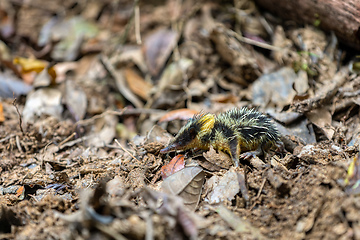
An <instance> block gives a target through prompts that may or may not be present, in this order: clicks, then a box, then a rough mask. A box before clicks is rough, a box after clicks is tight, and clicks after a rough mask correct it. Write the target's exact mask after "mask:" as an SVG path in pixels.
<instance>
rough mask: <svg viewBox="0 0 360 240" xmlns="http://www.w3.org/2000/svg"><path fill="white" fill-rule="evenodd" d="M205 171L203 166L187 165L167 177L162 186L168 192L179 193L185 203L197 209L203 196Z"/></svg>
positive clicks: (190, 207) (192, 208)
mask: <svg viewBox="0 0 360 240" xmlns="http://www.w3.org/2000/svg"><path fill="white" fill-rule="evenodd" d="M204 180H205V173H204V171H203V169H202V168H201V167H186V168H184V169H182V170H180V171H179V172H176V173H174V174H173V175H171V176H170V177H168V178H166V179H165V180H164V181H163V183H162V184H161V188H162V190H163V191H164V192H166V193H171V194H174V195H179V196H180V197H181V198H182V199H183V200H184V204H185V205H186V206H187V207H188V208H189V209H191V210H193V211H195V209H196V207H197V205H198V203H199V200H200V196H201V190H202V186H203V184H204Z"/></svg>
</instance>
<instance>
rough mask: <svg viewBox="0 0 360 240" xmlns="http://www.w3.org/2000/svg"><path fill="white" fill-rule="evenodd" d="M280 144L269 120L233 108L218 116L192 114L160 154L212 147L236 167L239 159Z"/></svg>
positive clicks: (254, 112)
mask: <svg viewBox="0 0 360 240" xmlns="http://www.w3.org/2000/svg"><path fill="white" fill-rule="evenodd" d="M280 143H281V141H280V134H279V132H278V130H277V129H276V127H275V126H274V124H273V123H272V122H271V120H270V119H269V118H268V117H266V116H265V115H263V114H262V113H260V112H258V111H255V110H252V109H248V108H241V109H239V108H235V109H232V110H229V111H227V112H224V113H221V114H219V115H218V116H215V115H213V114H210V113H206V114H204V113H199V114H196V115H194V117H193V118H192V119H190V120H189V121H188V122H187V123H186V125H185V126H183V127H182V128H181V129H180V131H179V133H178V134H177V135H176V136H175V138H174V140H173V141H172V142H170V144H169V145H168V146H167V147H166V148H164V149H162V150H161V151H160V152H161V153H167V152H171V151H175V150H189V149H194V150H200V149H203V150H208V149H210V146H212V147H213V148H214V149H216V150H219V151H223V152H226V153H228V154H229V155H230V157H231V158H232V160H233V162H234V165H235V166H236V167H238V166H239V159H240V158H243V159H249V158H251V157H252V156H255V155H262V154H264V153H265V152H266V151H268V150H270V149H271V148H273V147H275V146H277V145H278V144H280Z"/></svg>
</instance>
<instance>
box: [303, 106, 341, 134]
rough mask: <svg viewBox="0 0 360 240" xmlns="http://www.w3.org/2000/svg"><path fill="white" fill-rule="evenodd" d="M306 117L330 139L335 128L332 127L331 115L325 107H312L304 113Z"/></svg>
mask: <svg viewBox="0 0 360 240" xmlns="http://www.w3.org/2000/svg"><path fill="white" fill-rule="evenodd" d="M306 117H307V118H308V119H309V120H310V121H311V122H312V123H313V124H314V125H315V126H317V127H318V128H320V129H321V131H322V132H323V133H324V135H325V136H326V137H327V139H329V140H331V139H332V137H333V135H334V133H335V128H334V127H332V125H331V123H332V116H331V113H330V111H329V110H327V109H325V108H318V109H313V110H311V111H310V112H308V113H306Z"/></svg>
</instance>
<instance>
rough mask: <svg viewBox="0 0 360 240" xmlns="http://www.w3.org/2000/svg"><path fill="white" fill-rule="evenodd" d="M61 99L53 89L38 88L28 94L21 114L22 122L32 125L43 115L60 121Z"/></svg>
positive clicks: (58, 93)
mask: <svg viewBox="0 0 360 240" xmlns="http://www.w3.org/2000/svg"><path fill="white" fill-rule="evenodd" d="M61 98H62V94H61V92H60V91H59V90H58V89H54V88H40V89H38V90H36V91H35V92H31V93H29V94H28V96H27V98H26V103H25V107H24V110H23V113H22V115H23V119H24V122H25V123H27V122H31V123H34V122H35V121H36V119H37V117H40V116H41V115H43V114H47V115H50V116H54V117H55V118H57V119H61V114H62V112H63V106H62V103H61Z"/></svg>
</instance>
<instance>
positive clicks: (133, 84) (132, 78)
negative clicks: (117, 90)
mask: <svg viewBox="0 0 360 240" xmlns="http://www.w3.org/2000/svg"><path fill="white" fill-rule="evenodd" d="M124 73H125V78H126V82H127V84H128V86H129V88H130V90H131V91H132V92H133V93H134V94H136V95H138V96H139V97H141V98H142V99H143V100H148V97H149V93H150V90H151V88H152V87H153V86H152V84H151V83H148V82H146V81H145V80H144V79H143V78H142V77H141V76H140V75H139V74H137V73H136V72H135V71H134V70H133V69H131V68H126V69H125V70H124Z"/></svg>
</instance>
